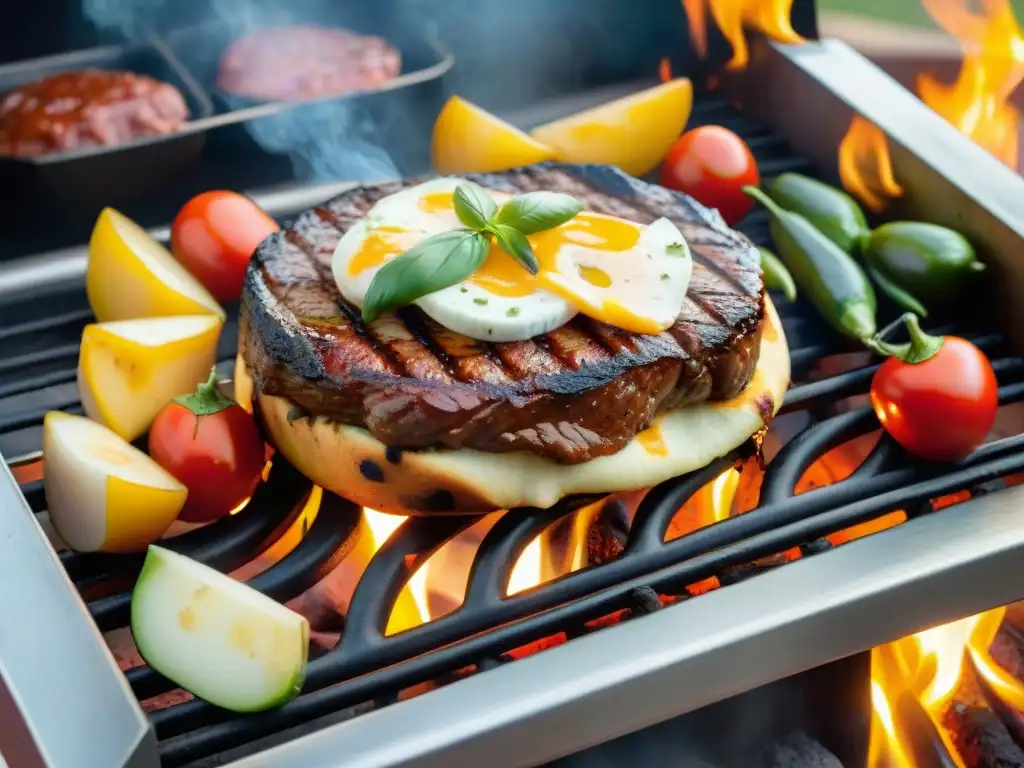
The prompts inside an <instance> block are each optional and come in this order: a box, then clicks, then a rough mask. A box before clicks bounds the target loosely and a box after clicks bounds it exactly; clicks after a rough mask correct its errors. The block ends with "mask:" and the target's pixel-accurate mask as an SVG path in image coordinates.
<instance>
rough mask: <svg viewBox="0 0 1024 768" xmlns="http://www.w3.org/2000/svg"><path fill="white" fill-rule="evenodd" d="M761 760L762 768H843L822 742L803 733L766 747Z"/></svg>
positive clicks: (792, 735) (794, 734) (789, 736)
mask: <svg viewBox="0 0 1024 768" xmlns="http://www.w3.org/2000/svg"><path fill="white" fill-rule="evenodd" d="M760 759H761V762H760V763H759V765H760V768H843V764H842V763H841V762H839V759H838V758H837V757H836V756H835V755H833V754H832V753H831V752H829V751H828V750H827V749H826V748H825V747H824V746H823V745H822V744H821V742H819V741H817V740H816V739H813V738H811V737H810V736H808V735H807V734H806V733H803V732H802V731H796V732H794V733H791V734H789V735H788V736H786V737H785V738H784V739H781V740H780V741H777V742H775V743H774V744H772V745H771V746H769V747H766V748H765V749H764V751H762V752H761V758H760Z"/></svg>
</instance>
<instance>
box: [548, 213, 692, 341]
mask: <svg viewBox="0 0 1024 768" xmlns="http://www.w3.org/2000/svg"><path fill="white" fill-rule="evenodd" d="M692 272H693V259H692V258H691V257H690V249H689V247H688V246H687V245H686V241H685V240H684V239H683V236H682V233H680V231H679V229H678V228H677V227H676V225H675V224H673V223H672V222H671V221H669V220H668V219H664V218H662V219H658V220H657V221H655V222H653V223H652V224H651V225H650V226H648V227H647V228H646V229H645V230H643V231H642V232H641V233H640V237H639V239H638V242H637V245H636V247H635V248H630V249H629V250H625V251H603V250H597V249H594V248H588V247H586V246H582V245H577V244H574V243H566V244H564V245H562V246H561V247H560V248H559V249H558V251H557V253H556V254H555V257H554V264H553V265H552V268H550V269H546V270H542V271H541V273H540V275H539V278H540V281H541V284H542V285H544V286H545V287H546V288H548V289H549V290H551V291H552V292H554V293H557V294H558V295H559V296H561V297H563V298H564V299H566V300H567V301H569V302H571V303H572V304H574V305H575V306H576V307H577V308H579V310H580V312H582V313H583V314H585V315H589V316H590V317H593V318H595V319H597V320H600V321H602V322H605V323H608V324H609V325H614V326H617V327H619V328H624V329H625V330H627V331H632V332H634V333H646V334H657V333H661V332H662V331H664V330H666V329H667V328H669V327H670V326H671V325H672V324H673V323H674V322H675V321H676V318H677V317H679V312H680V311H681V310H682V308H683V301H684V300H685V298H686V289H687V287H688V286H689V284H690V276H691V274H692Z"/></svg>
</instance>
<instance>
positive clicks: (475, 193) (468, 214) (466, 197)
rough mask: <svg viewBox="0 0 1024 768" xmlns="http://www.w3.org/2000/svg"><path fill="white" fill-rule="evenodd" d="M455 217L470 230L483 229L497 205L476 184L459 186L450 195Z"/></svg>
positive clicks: (492, 215)
mask: <svg viewBox="0 0 1024 768" xmlns="http://www.w3.org/2000/svg"><path fill="white" fill-rule="evenodd" d="M452 202H453V204H454V207H455V215H456V216H458V217H459V221H461V222H462V223H463V224H465V225H466V226H467V227H471V228H472V229H483V228H484V227H486V226H487V224H488V223H489V222H490V220H491V219H492V218H493V217H494V212H495V211H497V210H498V204H497V203H496V202H494V198H492V197H491V196H490V195H488V194H487V192H485V191H484V190H483V189H482V188H481V187H478V186H477V185H476V184H470V183H468V182H467V183H465V184H459V186H457V187H456V188H455V194H454V195H452Z"/></svg>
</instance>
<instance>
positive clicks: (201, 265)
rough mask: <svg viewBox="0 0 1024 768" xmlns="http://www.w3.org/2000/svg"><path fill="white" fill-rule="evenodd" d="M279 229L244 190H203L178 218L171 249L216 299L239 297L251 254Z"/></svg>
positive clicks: (229, 299) (180, 212)
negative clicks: (243, 192)
mask: <svg viewBox="0 0 1024 768" xmlns="http://www.w3.org/2000/svg"><path fill="white" fill-rule="evenodd" d="M278 229H280V227H278V225H277V222H276V221H274V220H273V219H272V218H270V216H268V215H267V214H266V213H265V212H264V211H263V210H262V209H261V208H260V207H259V206H257V205H256V203H254V202H253V201H252V200H250V199H249V198H247V197H245V196H243V195H239V194H238V193H236V192H224V191H214V192H203V193H202V194H200V195H196V196H195V197H193V198H192V199H191V200H189V201H188V202H187V203H185V205H184V206H183V207H182V209H181V210H180V211H178V215H177V216H175V217H174V223H173V224H172V225H171V252H172V253H174V256H175V258H177V259H178V261H180V262H181V263H182V264H183V265H184V266H185V268H186V269H188V271H189V272H191V273H192V274H193V275H195V277H196V278H197V279H198V280H199V282H201V283H202V284H203V285H204V286H206V289H207V290H208V291H209V292H210V293H212V294H213V297H214V298H215V299H217V301H220V302H232V301H238V297H239V296H240V295H241V293H242V280H243V278H244V277H245V268H246V266H248V264H249V258H250V257H251V256H252V253H253V251H255V250H256V246H257V245H259V244H260V243H261V242H263V240H265V239H266V238H267V236H268V235H270V234H272V233H273V232H277V231H278Z"/></svg>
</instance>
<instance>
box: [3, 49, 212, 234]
mask: <svg viewBox="0 0 1024 768" xmlns="http://www.w3.org/2000/svg"><path fill="white" fill-rule="evenodd" d="M82 69H106V70H114V69H118V70H128V71H131V72H136V73H138V74H143V75H149V76H151V77H155V78H157V79H158V80H162V81H164V82H167V83H170V84H171V85H173V86H174V87H175V88H177V89H178V90H179V91H180V92H181V94H182V96H183V97H184V98H185V103H186V104H187V105H188V110H189V116H190V120H189V122H188V123H186V124H185V125H184V126H183V127H182V130H180V131H177V132H175V133H170V134H165V135H161V136H150V137H145V138H140V139H136V140H133V141H129V142H125V143H122V144H117V145H113V146H105V147H86V148H83V149H76V150H69V151H66V152H54V153H50V154H46V155H40V156H38V157H0V179H2V180H3V183H4V184H5V186H7V188H8V189H15V190H17V194H16V195H13V196H12V199H13V203H14V204H13V205H11V206H9V207H8V206H5V208H4V210H5V211H7V212H8V214H11V215H12V217H13V216H17V217H18V218H19V219H20V218H23V217H24V216H25V215H26V214H36V213H44V212H45V213H52V212H53V211H58V210H59V211H61V212H62V213H63V212H64V211H65V209H66V208H71V209H75V208H79V207H81V206H82V205H88V206H91V207H95V208H96V212H98V210H99V208H101V207H102V206H103V205H108V204H116V203H117V202H118V201H120V200H124V199H130V198H133V197H135V196H137V195H140V194H144V193H145V192H146V191H148V190H149V189H152V188H153V187H154V186H158V185H160V184H162V183H164V182H166V181H167V180H168V179H170V178H171V177H173V176H175V175H177V174H178V173H180V172H182V171H183V170H185V169H186V168H187V167H188V166H189V165H190V164H191V163H194V162H195V161H196V160H198V158H199V156H200V154H201V152H202V149H203V144H204V141H205V136H204V133H203V129H202V128H201V127H200V126H201V124H202V121H203V120H204V119H205V118H209V117H210V115H211V114H213V104H212V102H211V100H210V97H209V95H208V94H207V93H206V92H205V91H204V90H203V89H202V88H201V87H200V86H199V84H198V83H197V82H196V81H195V79H194V78H193V77H192V76H191V75H190V74H189V72H188V71H187V70H186V69H185V68H184V67H183V66H182V65H181V63H180V62H179V61H178V60H177V59H175V58H174V55H173V54H172V53H171V52H170V50H169V49H168V48H167V46H166V45H165V44H164V43H162V42H161V41H159V40H157V39H155V38H147V39H145V40H142V41H139V42H134V43H127V44H124V45H112V46H106V47H103V48H90V49H86V50H81V51H74V52H71V53H65V54H60V55H57V56H49V57H46V58H41V59H31V60H28V61H20V62H17V63H14V64H9V65H6V66H2V67H0V92H3V91H9V90H11V89H13V88H17V87H18V86H21V85H24V84H25V83H30V82H32V81H35V80H39V79H41V78H44V77H48V76H49V75H53V74H56V73H58V72H68V71H75V70H82Z"/></svg>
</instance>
